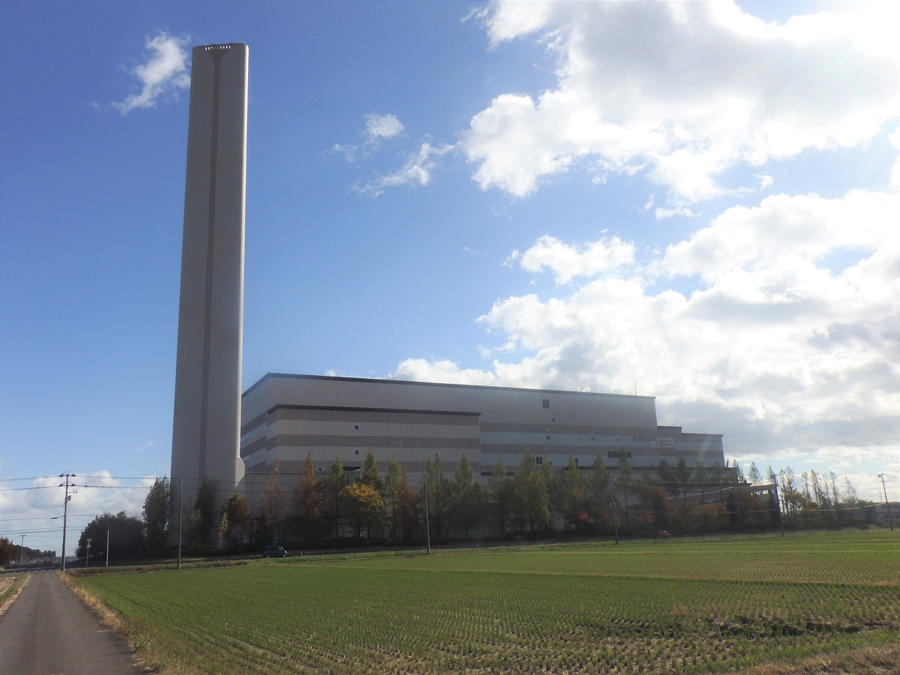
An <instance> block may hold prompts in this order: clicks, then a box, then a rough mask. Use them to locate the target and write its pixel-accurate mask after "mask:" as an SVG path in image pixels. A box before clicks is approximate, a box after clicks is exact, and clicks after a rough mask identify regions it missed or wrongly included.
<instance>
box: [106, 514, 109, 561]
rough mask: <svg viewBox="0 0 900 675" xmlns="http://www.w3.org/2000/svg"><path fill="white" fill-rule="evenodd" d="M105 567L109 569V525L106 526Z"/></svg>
mask: <svg viewBox="0 0 900 675" xmlns="http://www.w3.org/2000/svg"><path fill="white" fill-rule="evenodd" d="M107 522H109V521H107ZM106 566H107V567H109V525H107V526H106Z"/></svg>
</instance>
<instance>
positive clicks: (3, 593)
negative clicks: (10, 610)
mask: <svg viewBox="0 0 900 675" xmlns="http://www.w3.org/2000/svg"><path fill="white" fill-rule="evenodd" d="M27 580H28V575H27V574H16V575H8V576H4V577H0V608H2V607H3V605H4V604H5V603H6V601H7V600H8V599H10V598H11V597H12V596H13V595H14V594H15V593H16V592H17V591H18V590H19V589H20V588H21V587H22V584H24V583H25V582H26V581H27Z"/></svg>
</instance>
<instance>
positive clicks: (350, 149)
mask: <svg viewBox="0 0 900 675" xmlns="http://www.w3.org/2000/svg"><path fill="white" fill-rule="evenodd" d="M363 122H364V123H365V128H364V129H363V137H364V138H365V140H364V142H363V143H362V144H360V145H350V144H345V143H335V144H334V145H332V146H331V151H332V152H335V153H337V154H340V155H343V156H344V159H346V160H347V161H348V162H350V163H351V164H352V163H355V162H357V161H358V160H360V159H366V158H367V157H369V156H370V155H371V154H372V152H374V151H375V150H376V149H377V148H378V146H379V145H380V143H381V141H382V140H383V139H390V138H394V137H395V136H399V135H400V134H401V133H403V131H404V129H405V127H404V126H403V123H402V122H401V121H400V120H399V119H398V118H397V116H396V115H392V114H386V115H381V114H379V113H369V114H366V115H363Z"/></svg>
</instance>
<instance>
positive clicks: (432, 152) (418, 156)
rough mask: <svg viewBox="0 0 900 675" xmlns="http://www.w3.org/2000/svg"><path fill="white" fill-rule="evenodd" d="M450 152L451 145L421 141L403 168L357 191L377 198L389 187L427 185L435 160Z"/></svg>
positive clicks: (435, 164)
mask: <svg viewBox="0 0 900 675" xmlns="http://www.w3.org/2000/svg"><path fill="white" fill-rule="evenodd" d="M451 150H453V146H452V145H446V144H444V145H431V143H429V142H428V141H422V143H421V145H419V149H418V150H417V151H416V152H415V153H413V154H410V155H408V156H407V158H406V161H405V162H404V163H403V166H402V167H400V168H399V169H398V170H397V171H394V172H391V173H387V174H384V175H382V176H379V177H378V178H377V179H375V180H374V181H372V182H370V183H367V184H366V185H363V186H361V187H357V190H358V191H359V192H363V193H366V194H370V195H372V196H373V197H378V196H379V195H381V194H382V193H383V192H384V190H385V188H389V187H398V186H400V185H413V186H416V185H418V186H425V185H428V184H429V183H430V182H431V174H432V172H433V171H434V169H435V168H436V167H437V161H436V159H437V158H438V157H443V156H444V155H446V154H447V153H448V152H450V151H451Z"/></svg>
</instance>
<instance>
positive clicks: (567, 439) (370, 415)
mask: <svg viewBox="0 0 900 675" xmlns="http://www.w3.org/2000/svg"><path fill="white" fill-rule="evenodd" d="M526 450H527V451H530V452H531V453H532V455H534V457H535V459H536V461H537V462H538V463H540V464H549V465H551V466H553V467H557V468H560V467H563V466H566V465H567V464H568V462H569V458H570V457H572V458H574V459H575V460H576V461H577V462H578V466H579V467H581V468H583V469H590V468H591V467H593V464H594V459H595V457H600V458H602V459H603V462H604V464H605V465H606V466H607V467H608V468H611V469H615V468H616V466H617V465H618V463H619V459H620V458H621V457H622V456H627V457H629V459H630V462H631V464H632V466H633V467H634V468H635V469H642V468H652V467H655V466H657V465H658V464H659V462H660V460H661V459H663V458H665V459H666V461H667V462H669V464H670V465H673V466H674V465H675V464H677V462H678V460H679V459H680V458H684V459H685V461H686V463H687V464H688V465H689V466H690V467H691V468H693V467H694V465H695V463H696V462H697V460H698V459H699V460H700V461H701V462H702V463H703V464H704V465H705V466H707V467H721V466H723V464H724V452H723V448H722V437H721V435H718V434H686V433H684V432H682V431H681V428H680V427H659V426H658V425H657V420H656V406H655V399H654V398H653V397H650V396H623V395H618V394H597V393H589V392H571V391H557V390H548V389H517V388H512V387H484V386H469V385H454V384H435V383H424V382H403V381H398V380H370V379H358V378H343V377H321V376H310V375H285V374H272V373H270V374H268V375H266V376H264V377H263V378H262V379H260V380H259V381H258V382H256V384H254V385H253V386H252V387H250V388H249V389H248V390H247V391H246V392H245V393H244V396H243V406H242V426H241V458H242V459H243V461H244V463H245V465H246V470H247V472H248V474H258V473H268V472H269V471H271V468H272V466H273V464H274V462H275V460H278V463H279V470H280V472H281V473H285V474H293V473H298V472H300V471H301V470H302V465H303V463H304V461H305V459H306V457H307V454H311V455H312V458H313V462H314V464H315V465H316V471H317V472H319V473H320V474H322V473H326V472H327V471H328V470H329V468H330V466H331V464H332V463H333V462H334V460H335V459H337V458H338V457H339V458H340V459H341V461H342V462H343V464H344V467H345V469H346V470H349V471H352V470H354V469H356V468H358V467H360V466H361V465H362V461H363V459H364V457H365V455H366V454H367V453H368V452H370V451H371V452H373V453H374V455H375V457H376V460H377V461H378V464H379V471H380V472H384V470H385V468H386V467H387V464H388V462H389V461H390V459H391V457H392V456H396V457H397V459H398V460H399V461H400V462H401V463H402V464H403V465H404V466H405V467H406V469H407V471H408V473H409V476H410V481H411V482H412V484H413V485H418V484H419V481H420V478H421V474H422V472H423V470H424V467H425V463H426V461H428V460H429V459H431V458H432V457H434V455H435V454H437V455H439V456H440V458H441V460H442V463H443V465H444V471H445V474H452V473H453V472H454V471H455V470H456V468H457V466H458V463H459V461H460V459H461V458H462V455H463V454H465V455H466V456H467V458H468V460H469V462H470V463H471V464H472V465H473V469H474V471H475V475H476V477H477V478H479V479H480V480H481V482H484V481H486V480H487V477H488V476H489V475H490V474H491V473H492V472H493V469H494V467H495V465H496V464H497V461H498V460H502V461H503V463H504V464H505V465H506V467H507V469H508V470H510V471H512V470H514V469H515V468H516V467H517V466H518V464H519V462H520V461H521V459H522V456H523V453H524V452H525V451H526Z"/></svg>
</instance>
